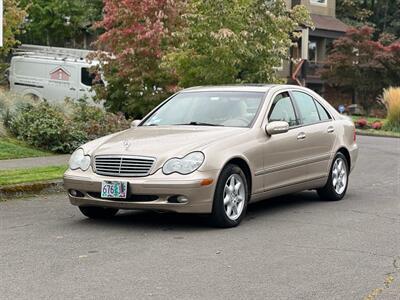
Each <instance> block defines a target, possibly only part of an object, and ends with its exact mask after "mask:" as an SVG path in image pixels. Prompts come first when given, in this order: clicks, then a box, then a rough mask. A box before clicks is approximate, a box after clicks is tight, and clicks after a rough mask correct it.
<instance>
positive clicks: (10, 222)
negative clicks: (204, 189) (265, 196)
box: [0, 137, 400, 299]
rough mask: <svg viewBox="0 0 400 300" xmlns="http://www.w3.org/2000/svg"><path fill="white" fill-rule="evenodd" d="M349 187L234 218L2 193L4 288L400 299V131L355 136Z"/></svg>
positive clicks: (153, 295) (74, 294) (13, 294)
mask: <svg viewBox="0 0 400 300" xmlns="http://www.w3.org/2000/svg"><path fill="white" fill-rule="evenodd" d="M358 141H359V145H360V157H359V161H358V163H357V167H356V169H355V170H354V172H353V173H352V175H351V178H350V187H349V190H348V194H347V197H346V198H345V199H344V200H343V201H340V202H323V201H320V200H319V199H318V198H317V196H316V193H315V192H312V191H310V192H304V193H300V194H296V195H291V196H287V197H280V198H276V199H272V200H267V201H264V202H261V203H258V204H254V205H251V206H250V207H249V211H248V214H247V216H246V218H245V220H244V221H243V223H242V224H241V226H239V227H238V228H233V229H215V228H212V227H210V226H209V225H208V223H207V220H206V218H205V217H204V216H193V215H177V214H157V213H152V212H123V213H120V214H118V215H117V216H116V217H115V218H114V219H112V220H107V221H93V220H88V219H86V218H84V217H83V216H82V215H81V214H80V213H79V211H78V210H77V209H76V208H75V207H73V206H71V205H70V204H69V202H68V201H67V197H66V195H65V194H63V193H60V194H54V195H47V196H42V197H36V198H29V199H22V200H21V199H20V200H11V201H7V202H0V299H366V298H367V297H368V296H369V297H370V298H369V299H400V139H390V138H373V137H358Z"/></svg>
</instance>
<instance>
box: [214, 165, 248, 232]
mask: <svg viewBox="0 0 400 300" xmlns="http://www.w3.org/2000/svg"><path fill="white" fill-rule="evenodd" d="M224 199H225V201H224ZM248 200H249V190H248V184H247V180H246V176H245V175H244V173H243V171H242V169H240V168H239V167H238V166H236V165H233V164H228V165H227V166H225V167H224V169H223V170H222V172H221V174H220V176H219V178H218V182H217V186H216V189H215V194H214V201H213V210H212V216H211V219H212V221H213V224H214V225H215V226H217V227H221V228H229V227H235V226H237V225H239V224H240V222H241V221H242V219H243V217H244V216H245V214H246V210H247V203H248Z"/></svg>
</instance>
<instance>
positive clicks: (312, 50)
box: [308, 41, 317, 63]
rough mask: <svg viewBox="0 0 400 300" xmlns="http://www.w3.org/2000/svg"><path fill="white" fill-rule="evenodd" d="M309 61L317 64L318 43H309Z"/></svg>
mask: <svg viewBox="0 0 400 300" xmlns="http://www.w3.org/2000/svg"><path fill="white" fill-rule="evenodd" d="M308 60H309V61H310V62H311V63H317V42H316V41H309V42H308Z"/></svg>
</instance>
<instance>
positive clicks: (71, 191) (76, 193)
mask: <svg viewBox="0 0 400 300" xmlns="http://www.w3.org/2000/svg"><path fill="white" fill-rule="evenodd" d="M69 194H70V195H71V196H72V197H83V196H84V195H83V193H82V192H80V191H77V190H69Z"/></svg>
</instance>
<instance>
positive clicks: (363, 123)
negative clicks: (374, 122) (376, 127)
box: [354, 118, 368, 129]
mask: <svg viewBox="0 0 400 300" xmlns="http://www.w3.org/2000/svg"><path fill="white" fill-rule="evenodd" d="M354 123H355V125H356V128H360V129H362V128H366V127H367V126H368V121H367V120H366V119H363V118H361V119H358V120H357V121H355V122H354Z"/></svg>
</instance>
